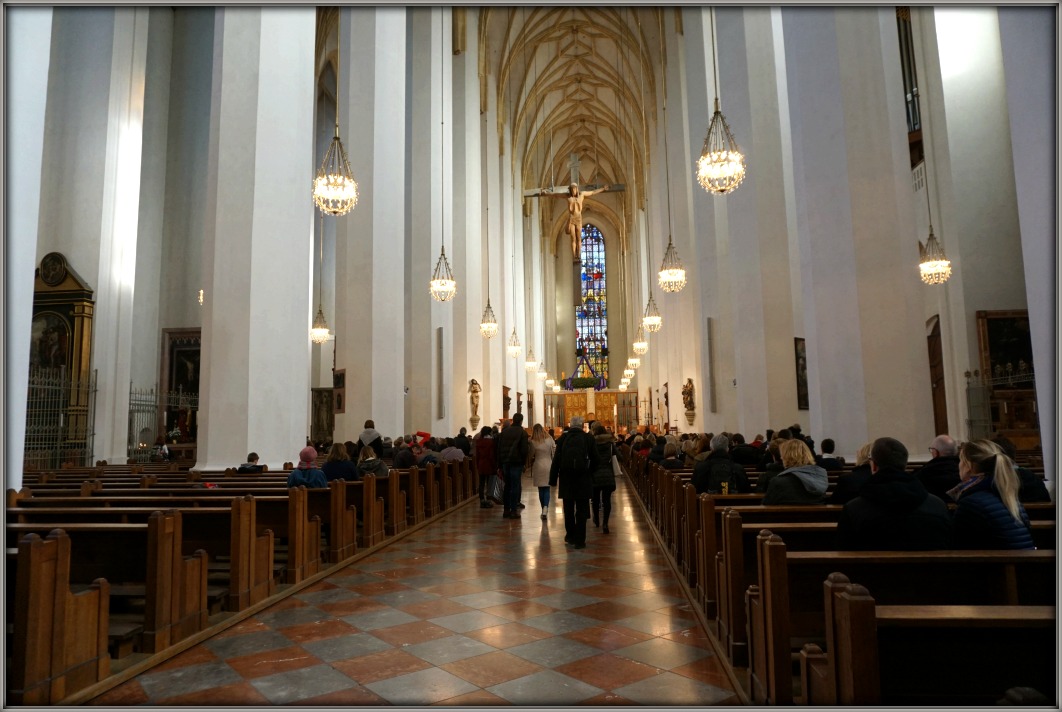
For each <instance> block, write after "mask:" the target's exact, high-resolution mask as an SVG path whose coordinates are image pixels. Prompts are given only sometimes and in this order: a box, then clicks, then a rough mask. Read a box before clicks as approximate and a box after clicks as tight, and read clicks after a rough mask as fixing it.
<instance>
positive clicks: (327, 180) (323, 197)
mask: <svg viewBox="0 0 1062 712" xmlns="http://www.w3.org/2000/svg"><path fill="white" fill-rule="evenodd" d="M340 66H341V63H340V61H339V44H338V42H337V43H336V130H335V134H334V135H333V136H332V142H331V143H329V144H328V149H327V150H326V151H325V155H324V158H323V159H322V160H321V166H320V168H318V169H317V176H316V177H315V178H314V179H313V202H314V203H315V204H316V205H317V207H318V208H320V209H321V211H322V212H325V213H328V214H329V215H346V214H347V213H349V212H350V211H351V210H352V209H353V208H354V206H355V205H357V204H358V183H357V181H355V180H354V173H353V172H352V171H351V170H350V161H349V160H348V159H347V149H346V148H345V147H344V146H343V141H342V139H340V138H339V86H340V84H339V67H340Z"/></svg>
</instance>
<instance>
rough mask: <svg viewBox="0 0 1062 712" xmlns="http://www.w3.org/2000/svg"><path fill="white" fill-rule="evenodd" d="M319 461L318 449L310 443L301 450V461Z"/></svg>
mask: <svg viewBox="0 0 1062 712" xmlns="http://www.w3.org/2000/svg"><path fill="white" fill-rule="evenodd" d="M316 461H317V451H316V450H314V449H313V447H311V446H310V445H307V446H306V447H304V448H303V449H302V450H300V451H299V463H300V464H301V463H304V462H305V463H307V464H309V463H312V462H316Z"/></svg>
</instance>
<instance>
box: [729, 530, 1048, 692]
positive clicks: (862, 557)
mask: <svg viewBox="0 0 1062 712" xmlns="http://www.w3.org/2000/svg"><path fill="white" fill-rule="evenodd" d="M787 544H788V542H786V541H784V537H780V536H778V535H777V534H776V533H773V532H772V531H769V530H763V531H761V532H760V533H759V534H758V535H757V537H756V544H755V547H756V552H757V575H756V579H755V583H754V584H752V585H750V586H749V587H748V589H747V591H746V592H745V608H746V612H747V616H748V631H749V637H748V647H749V654H748V658H749V661H750V665H749V667H750V669H749V675H748V685H749V694H750V699H751V700H752V701H753V703H754V704H792V703H793V702H794V700H796V701H797V702H801V703H803V702H805V701H806V699H807V689H808V684H809V683H808V682H807V680H808V678H810V677H813V676H814V675H813V673H812V672H809V671H808V670H805V671H804V672H803V673H802V674H799V675H797V676H794V671H793V660H794V658H795V656H796V652H797V651H799V650H800V649H801V647H802V646H803V648H804V650H805V651H811V653H814V652H821V651H820V650H819V648H818V647H816V646H818V645H821V644H823V641H825V640H826V639H828V638H829V632H828V631H827V629H826V628H824V627H823V618H824V599H823V595H822V586H823V584H822V581H823V580H824V579H828V578H829V576H830V575H831V573H832V572H837V571H845V572H846V573H847V572H852V573H853V575H858V576H860V577H864V580H867V581H870V582H872V583H873V584H874V585H875V587H876V590H879V591H880V596H881V597H882V598H883V600H885V601H886V602H888V603H895V604H913V603H919V604H958V603H961V604H970V605H990V604H991V605H998V604H1009V605H1018V604H1037V605H1039V604H1047V603H1051V602H1053V601H1054V600H1055V584H1054V581H1055V570H1056V566H1055V564H1056V557H1055V552H1054V551H1051V550H1047V551H1035V550H1029V551H882V552H854V551H852V552H848V551H844V552H838V551H793V550H791V549H790V548H789V547H788V545H787ZM809 654H810V653H809ZM797 683H800V684H797ZM794 686H795V689H794Z"/></svg>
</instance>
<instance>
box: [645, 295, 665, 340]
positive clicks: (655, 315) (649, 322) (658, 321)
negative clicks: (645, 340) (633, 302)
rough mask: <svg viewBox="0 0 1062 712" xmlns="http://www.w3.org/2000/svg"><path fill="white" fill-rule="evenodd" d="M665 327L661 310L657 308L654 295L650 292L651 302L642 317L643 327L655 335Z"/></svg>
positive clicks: (646, 306)
mask: <svg viewBox="0 0 1062 712" xmlns="http://www.w3.org/2000/svg"><path fill="white" fill-rule="evenodd" d="M663 325H664V318H663V317H662V316H660V310H659V309H657V308H656V300H655V299H653V293H652V291H650V292H649V301H648V302H647V303H646V305H645V315H644V316H643V317H642V326H644V327H645V330H646V331H648V332H649V333H650V334H655V333H656V332H658V331H660V327H661V326H663Z"/></svg>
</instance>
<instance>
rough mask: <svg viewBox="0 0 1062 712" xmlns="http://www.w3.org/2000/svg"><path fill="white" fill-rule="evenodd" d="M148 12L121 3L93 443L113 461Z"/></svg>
mask: <svg viewBox="0 0 1062 712" xmlns="http://www.w3.org/2000/svg"><path fill="white" fill-rule="evenodd" d="M148 19H149V10H148V9H147V8H116V9H115V10H114V39H113V43H114V44H113V48H112V51H111V76H110V101H109V106H108V112H107V138H106V147H105V153H104V166H103V170H104V172H103V184H102V185H103V196H102V215H101V218H102V219H101V223H100V238H99V244H100V255H99V269H98V272H97V274H98V281H97V285H96V307H95V315H96V319H95V322H94V339H93V341H94V343H93V354H92V356H93V366H94V368H95V369H96V371H97V374H98V378H97V382H96V385H97V393H96V420H95V428H96V439H95V443H94V450H95V453H96V456H97V457H100V458H103V459H107V460H110V461H112V462H114V461H117V462H124V461H125V458H126V457H127V454H128V438H129V433H128V430H129V415H128V412H129V384H130V382H131V381H132V377H131V376H132V374H131V366H132V349H133V340H134V338H133V293H134V289H135V286H136V253H137V227H138V223H139V219H138V218H139V211H140V163H141V161H140V156H141V152H142V148H143V137H144V134H143V125H144V84H145V77H146V67H147V40H148ZM145 287H147V285H145Z"/></svg>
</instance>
